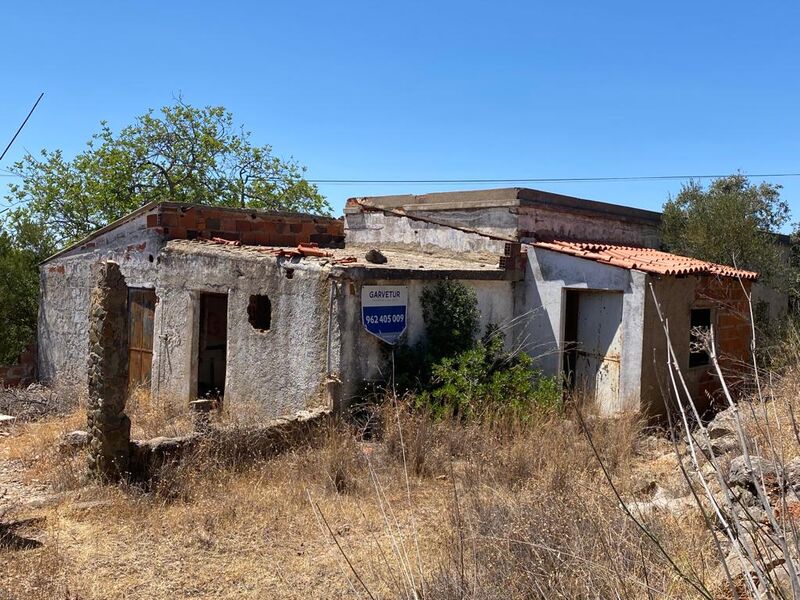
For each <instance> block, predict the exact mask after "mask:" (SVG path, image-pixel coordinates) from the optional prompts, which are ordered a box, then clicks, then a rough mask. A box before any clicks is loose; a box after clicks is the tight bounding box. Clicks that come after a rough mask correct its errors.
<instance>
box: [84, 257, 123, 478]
mask: <svg viewBox="0 0 800 600" xmlns="http://www.w3.org/2000/svg"><path fill="white" fill-rule="evenodd" d="M93 274H94V277H95V287H94V289H93V290H92V296H91V303H90V309H89V346H88V353H89V358H88V387H89V402H88V406H87V426H88V431H89V471H90V472H91V473H93V474H94V475H95V476H96V477H98V478H100V479H103V480H110V481H114V480H117V479H119V478H120V477H122V476H124V475H125V474H126V473H128V471H129V458H130V437H131V422H130V419H129V418H128V417H127V415H126V414H125V399H126V396H127V393H128V389H127V388H128V319H127V308H128V287H127V286H126V285H125V278H124V277H123V276H122V273H121V272H120V269H119V265H117V264H116V263H113V262H110V261H107V262H103V263H99V264H98V265H96V267H95V268H94V269H93Z"/></svg>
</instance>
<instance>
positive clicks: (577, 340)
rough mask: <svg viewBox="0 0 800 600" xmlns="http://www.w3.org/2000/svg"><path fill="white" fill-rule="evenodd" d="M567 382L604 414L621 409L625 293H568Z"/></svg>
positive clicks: (566, 383)
mask: <svg viewBox="0 0 800 600" xmlns="http://www.w3.org/2000/svg"><path fill="white" fill-rule="evenodd" d="M565 296H566V297H565V315H564V359H563V372H564V382H565V386H566V387H567V389H569V390H570V391H571V392H572V393H573V395H575V396H577V397H578V398H581V399H584V400H586V401H589V402H594V403H595V404H596V406H597V407H598V408H600V409H601V410H602V411H603V412H604V413H613V412H616V411H617V410H618V408H619V402H620V397H619V381H620V363H621V356H622V299H623V298H622V296H623V294H622V292H608V291H595V290H566V295H565Z"/></svg>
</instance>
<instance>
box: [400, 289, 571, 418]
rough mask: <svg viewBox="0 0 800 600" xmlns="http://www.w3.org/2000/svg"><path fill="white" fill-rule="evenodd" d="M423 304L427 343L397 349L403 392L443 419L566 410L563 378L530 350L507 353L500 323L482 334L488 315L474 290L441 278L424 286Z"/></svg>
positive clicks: (418, 405) (417, 403)
mask: <svg viewBox="0 0 800 600" xmlns="http://www.w3.org/2000/svg"><path fill="white" fill-rule="evenodd" d="M421 304H422V315H423V320H424V322H425V338H424V340H423V341H422V342H419V343H417V344H415V345H414V346H410V345H407V344H404V345H401V346H400V347H398V348H397V349H396V350H395V358H394V360H395V363H394V381H395V389H396V390H397V392H398V393H400V394H405V393H412V394H414V395H415V396H416V401H415V404H416V406H417V407H418V408H420V409H422V410H425V411H429V412H430V413H431V414H433V415H434V416H436V417H455V418H458V419H463V420H470V419H480V420H486V419H489V420H491V419H493V418H495V417H497V416H500V415H508V416H514V417H523V418H524V417H525V416H526V415H529V414H531V412H532V411H534V410H542V409H544V410H547V411H552V410H555V409H560V406H561V392H560V386H559V385H558V382H557V380H556V379H555V378H548V377H544V376H543V375H542V373H541V371H539V370H538V369H536V368H535V367H534V366H533V361H532V359H531V358H530V357H529V356H528V355H527V354H525V353H524V352H521V351H508V350H506V349H505V334H504V332H503V331H502V329H501V328H500V327H499V326H497V325H495V324H490V325H489V326H488V327H487V328H486V331H485V333H484V335H483V337H482V338H481V339H479V340H476V339H475V338H476V334H477V332H478V320H479V318H480V312H479V311H478V300H477V297H476V295H475V292H474V291H473V290H472V289H471V288H469V287H467V286H466V285H464V284H463V283H461V282H459V281H450V280H445V281H440V282H437V283H436V284H433V285H431V286H428V287H427V288H425V289H424V290H423V292H422V295H421Z"/></svg>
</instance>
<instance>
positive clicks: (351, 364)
mask: <svg viewBox="0 0 800 600" xmlns="http://www.w3.org/2000/svg"><path fill="white" fill-rule="evenodd" d="M435 283H436V282H435V281H420V280H410V281H409V280H372V281H370V280H365V281H363V282H352V281H347V280H342V281H339V282H338V283H337V297H336V306H337V308H336V310H337V314H338V318H337V326H336V331H337V335H336V345H337V347H338V348H339V349H340V355H339V357H338V358H337V361H336V364H335V369H334V370H335V372H336V373H337V374H338V377H339V378H340V379H341V381H342V388H341V398H342V400H343V402H344V403H345V404H346V403H347V402H348V401H349V400H350V399H352V397H353V395H355V394H356V393H357V392H358V389H359V386H360V384H361V382H362V381H380V380H388V379H389V376H390V372H389V369H391V363H390V362H389V361H388V360H387V357H388V356H389V352H390V349H389V346H387V345H386V344H384V343H383V342H381V341H380V340H379V339H378V338H376V337H375V336H373V335H371V334H369V333H367V331H366V330H365V329H364V327H363V325H362V324H361V286H362V285H406V286H408V312H407V329H406V333H405V334H404V340H405V342H407V343H408V344H410V345H414V344H416V343H418V342H419V341H421V340H422V339H423V337H424V334H425V322H424V320H423V318H422V305H421V303H420V298H421V295H422V291H423V290H424V289H425V287H426V286H428V285H435ZM462 283H464V284H465V285H466V286H468V287H470V288H472V289H473V290H474V291H475V294H476V296H477V299H478V310H479V311H480V314H481V316H480V322H479V331H478V335H483V332H484V331H485V330H486V326H487V325H488V324H489V323H497V324H499V325H504V324H509V322H510V321H511V320H512V319H513V317H514V297H515V294H514V286H515V285H518V284H515V283H513V282H510V281H466V280H465V281H462ZM512 343H513V337H512V333H511V332H509V333H508V334H507V336H506V344H507V345H510V344H512Z"/></svg>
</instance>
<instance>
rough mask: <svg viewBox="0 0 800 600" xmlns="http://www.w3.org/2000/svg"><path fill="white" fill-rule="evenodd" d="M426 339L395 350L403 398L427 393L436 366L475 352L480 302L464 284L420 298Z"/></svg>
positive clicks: (439, 286) (446, 285)
mask: <svg viewBox="0 0 800 600" xmlns="http://www.w3.org/2000/svg"><path fill="white" fill-rule="evenodd" d="M420 303H421V304H422V318H423V320H424V321H425V339H424V340H423V341H422V342H420V343H418V344H416V345H414V346H409V345H407V344H403V345H401V346H399V347H398V348H397V349H396V350H395V354H394V361H395V386H396V389H397V390H398V391H399V392H400V393H401V394H402V393H405V392H418V391H421V390H424V389H427V388H428V387H429V384H430V379H431V376H432V368H433V365H434V364H436V363H437V362H439V361H440V360H442V359H443V358H446V357H452V356H456V355H457V354H460V353H461V352H465V351H466V350H469V349H470V348H472V346H473V345H474V344H475V334H476V333H477V331H478V320H479V319H480V312H479V311H478V298H477V297H476V296H475V292H474V291H473V290H472V289H470V288H468V287H467V286H466V285H464V284H463V283H461V282H460V281H450V280H444V281H439V282H438V283H436V284H435V285H432V286H428V287H426V288H425V289H424V290H423V291H422V295H421V297H420Z"/></svg>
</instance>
